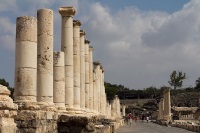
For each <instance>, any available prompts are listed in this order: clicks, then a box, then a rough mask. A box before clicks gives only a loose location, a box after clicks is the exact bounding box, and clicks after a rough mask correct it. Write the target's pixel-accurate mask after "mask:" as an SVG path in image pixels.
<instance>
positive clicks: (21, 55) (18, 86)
mask: <svg viewBox="0 0 200 133" xmlns="http://www.w3.org/2000/svg"><path fill="white" fill-rule="evenodd" d="M15 50H16V52H15V86H14V88H15V91H14V100H15V101H16V102H21V101H22V102H30V101H32V102H36V84H37V83H36V80H37V77H36V76H37V19H36V18H34V17H31V16H23V17H18V18H17V22H16V48H15Z"/></svg>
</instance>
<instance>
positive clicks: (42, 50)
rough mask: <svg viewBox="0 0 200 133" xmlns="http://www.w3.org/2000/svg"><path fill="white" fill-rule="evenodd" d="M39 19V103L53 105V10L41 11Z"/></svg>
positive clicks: (38, 15) (38, 12)
mask: <svg viewBox="0 0 200 133" xmlns="http://www.w3.org/2000/svg"><path fill="white" fill-rule="evenodd" d="M37 18H38V30H37V31H38V32H37V33H38V53H37V58H38V60H37V101H38V102H47V103H50V104H53V10H51V9H40V10H38V11H37Z"/></svg>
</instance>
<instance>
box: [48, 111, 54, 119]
mask: <svg viewBox="0 0 200 133" xmlns="http://www.w3.org/2000/svg"><path fill="white" fill-rule="evenodd" d="M53 115H54V112H47V114H46V119H47V120H51V119H53Z"/></svg>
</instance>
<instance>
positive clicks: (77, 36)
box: [73, 20, 82, 113]
mask: <svg viewBox="0 0 200 133" xmlns="http://www.w3.org/2000/svg"><path fill="white" fill-rule="evenodd" d="M73 26H74V30H73V33H74V34H73V36H74V37H73V38H74V40H73V42H74V45H73V46H74V47H73V49H74V52H73V53H74V56H73V60H74V64H73V65H74V110H75V112H76V113H82V112H80V76H81V74H80V70H81V66H80V63H81V62H80V61H81V60H80V26H81V22H80V21H79V20H74V22H73Z"/></svg>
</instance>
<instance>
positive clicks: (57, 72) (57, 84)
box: [53, 51, 65, 110]
mask: <svg viewBox="0 0 200 133" xmlns="http://www.w3.org/2000/svg"><path fill="white" fill-rule="evenodd" d="M53 59H54V60H53V75H54V76H53V77H54V82H53V102H54V104H55V105H56V106H57V107H58V109H59V110H65V62H64V52H61V51H59V52H53Z"/></svg>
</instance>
